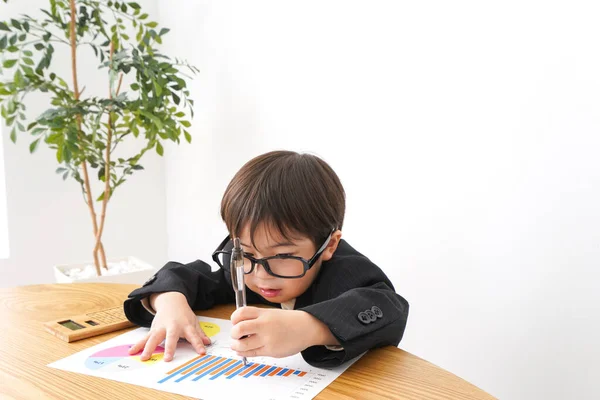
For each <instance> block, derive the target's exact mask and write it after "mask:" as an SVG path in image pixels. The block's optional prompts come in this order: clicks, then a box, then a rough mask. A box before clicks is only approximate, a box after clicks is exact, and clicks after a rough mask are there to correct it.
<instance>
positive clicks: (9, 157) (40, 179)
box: [0, 0, 167, 287]
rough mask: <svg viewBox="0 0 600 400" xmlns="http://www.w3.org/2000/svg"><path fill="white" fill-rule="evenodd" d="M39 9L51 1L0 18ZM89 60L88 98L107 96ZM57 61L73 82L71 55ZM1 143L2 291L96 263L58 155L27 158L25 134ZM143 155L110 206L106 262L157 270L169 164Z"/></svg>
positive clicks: (39, 106) (83, 212)
mask: <svg viewBox="0 0 600 400" xmlns="http://www.w3.org/2000/svg"><path fill="white" fill-rule="evenodd" d="M142 6H143V7H144V8H145V9H146V10H147V11H148V12H149V13H150V15H153V16H156V14H157V7H156V4H155V2H154V1H150V0H147V1H144V2H142ZM40 7H45V8H48V2H47V1H46V0H27V1H15V0H11V1H9V2H8V4H5V3H0V19H2V20H4V19H7V18H11V17H14V16H17V15H20V14H22V13H27V14H30V15H32V16H33V15H34V11H32V9H38V8H40ZM88 56H89V55H88ZM91 56H92V57H86V56H85V53H84V54H80V58H79V69H80V87H83V86H85V87H86V90H85V93H86V94H90V93H97V94H100V93H104V92H105V90H106V88H107V84H106V81H105V77H104V75H98V72H97V64H96V62H95V61H94V60H93V53H92V54H91ZM55 62H56V63H57V64H56V65H57V68H56V71H57V72H60V74H61V75H62V76H64V77H65V79H67V78H70V76H71V75H70V71H71V70H70V65H71V64H70V59H69V57H68V53H67V52H57V53H56V56H55ZM67 80H68V82H71V80H70V79H67ZM27 106H28V112H30V115H31V116H35V115H38V114H39V113H41V112H42V111H44V110H45V109H46V108H48V106H49V103H48V102H47V101H46V100H45V99H44V98H42V97H39V96H38V97H31V98H30V100H29V101H28V103H27ZM4 128H5V127H4ZM1 129H2V128H0V130H1ZM2 137H3V139H2V140H3V147H4V168H5V172H6V189H7V207H8V225H9V226H8V228H9V238H10V257H9V258H8V259H5V260H0V287H7V286H14V285H23V284H32V283H46V282H52V281H53V279H54V278H53V275H52V266H53V265H56V264H64V263H76V262H89V261H91V260H92V249H93V246H94V236H93V232H92V225H91V218H90V216H89V212H88V210H87V206H86V205H85V203H84V201H83V197H82V195H81V190H80V188H79V185H78V184H77V183H76V182H75V181H72V180H68V181H66V182H63V180H62V178H61V177H60V176H59V175H56V174H55V173H54V171H55V170H56V168H57V167H58V164H57V162H56V157H55V155H54V153H53V152H51V151H50V150H48V149H47V148H45V147H44V148H42V146H40V148H39V149H38V152H36V153H35V154H34V155H29V143H30V142H31V140H30V138H29V137H27V136H20V137H19V138H18V141H17V145H16V146H15V145H14V144H12V142H10V138H9V135H8V132H7V130H6V129H4V132H3V134H2ZM126 147H128V148H132V147H135V146H133V145H130V144H126ZM146 157H147V158H146V159H145V160H144V161H143V162H142V163H141V164H142V165H143V166H144V167H145V168H146V170H145V171H141V172H138V173H136V174H135V175H133V177H130V179H129V181H128V182H126V183H125V184H124V185H123V186H121V187H120V188H119V189H118V191H117V192H115V195H114V197H113V199H112V200H111V202H110V203H109V205H108V210H107V219H106V225H105V231H104V241H103V242H104V247H105V250H106V254H107V257H108V258H109V259H111V258H118V257H123V256H128V255H134V256H136V257H139V258H141V259H143V260H146V261H147V262H149V263H152V264H154V265H157V266H160V265H162V264H163V263H164V261H165V259H166V254H167V253H166V252H167V245H166V242H167V235H166V213H165V207H166V198H165V168H164V165H165V162H164V160H163V159H161V158H160V157H158V156H157V155H149V156H146ZM94 193H95V195H96V196H98V195H99V194H100V193H101V190H99V188H96V190H95V191H94ZM97 210H98V211H99V208H98V207H97Z"/></svg>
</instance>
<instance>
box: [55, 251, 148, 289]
mask: <svg viewBox="0 0 600 400" xmlns="http://www.w3.org/2000/svg"><path fill="white" fill-rule="evenodd" d="M123 261H125V262H127V263H128V264H129V265H133V266H134V267H133V268H132V271H130V272H127V271H125V272H121V273H119V274H111V275H101V276H97V275H94V276H92V277H86V278H83V279H81V278H77V277H72V276H69V275H68V274H67V272H68V271H70V270H72V269H75V268H79V269H83V268H85V267H86V266H87V265H90V263H85V264H68V265H55V266H54V278H55V279H56V282H57V283H75V282H77V283H85V282H98V283H132V284H139V285H142V284H143V283H144V282H146V281H147V280H148V278H150V277H151V276H152V275H153V274H155V273H156V272H157V269H156V268H155V267H153V266H151V265H150V264H148V263H145V262H143V261H141V260H139V259H137V258H135V257H124V258H119V259H116V260H111V261H108V264H109V269H110V265H111V264H114V263H121V262H123ZM91 265H93V263H91ZM103 271H104V269H103Z"/></svg>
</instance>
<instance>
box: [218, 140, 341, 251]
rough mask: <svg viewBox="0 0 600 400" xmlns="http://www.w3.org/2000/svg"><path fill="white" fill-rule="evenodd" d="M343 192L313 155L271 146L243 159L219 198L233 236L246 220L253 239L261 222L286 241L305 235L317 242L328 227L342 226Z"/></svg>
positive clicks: (239, 230) (336, 181)
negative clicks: (264, 150) (249, 157)
mask: <svg viewBox="0 0 600 400" xmlns="http://www.w3.org/2000/svg"><path fill="white" fill-rule="evenodd" d="M345 211H346V194H345V192H344V188H343V187H342V183H341V182H340V180H339V178H338V176H337V175H336V173H335V172H334V171H333V169H331V167H330V166H329V165H328V164H327V163H326V162H325V161H323V160H321V159H320V158H319V157H317V156H313V155H310V154H299V153H296V152H293V151H272V152H269V153H265V154H262V155H260V156H258V157H255V158H253V159H252V160H250V161H248V162H247V163H246V164H244V166H243V167H242V168H241V169H240V170H239V171H238V172H237V173H236V174H235V176H234V177H233V179H232V180H231V182H229V185H228V186H227V189H226V190H225V194H224V195H223V200H222V201H221V218H223V221H224V222H225V224H226V225H227V229H228V230H229V232H230V233H231V234H232V235H233V236H239V235H240V233H241V230H242V229H244V227H245V226H246V224H249V226H250V240H251V241H252V245H253V246H255V244H254V233H255V232H256V229H257V227H258V226H259V225H260V224H262V223H265V224H267V225H268V226H271V227H273V228H276V229H278V230H279V232H280V233H281V235H282V236H283V237H284V238H285V239H286V240H291V239H293V235H294V233H296V232H297V233H300V234H302V235H306V236H308V237H309V238H311V239H312V241H313V242H314V243H315V245H316V246H319V245H320V244H321V242H322V241H324V240H325V238H327V236H328V235H329V233H330V232H331V231H332V230H333V229H341V228H342V224H343V223H344V213H345Z"/></svg>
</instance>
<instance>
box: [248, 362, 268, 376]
mask: <svg viewBox="0 0 600 400" xmlns="http://www.w3.org/2000/svg"><path fill="white" fill-rule="evenodd" d="M264 366H265V365H264V364H259V365H258V366H257V367H256V368H252V371H250V372H248V373H247V374H245V375H244V378H249V377H250V375H252V374H253V373H255V372H256V371H258V370H259V369H261V368H263V367H264Z"/></svg>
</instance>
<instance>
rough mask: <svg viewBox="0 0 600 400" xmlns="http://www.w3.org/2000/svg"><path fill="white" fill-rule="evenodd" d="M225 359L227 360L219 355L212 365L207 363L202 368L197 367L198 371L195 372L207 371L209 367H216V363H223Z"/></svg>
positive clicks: (198, 373) (196, 373)
mask: <svg viewBox="0 0 600 400" xmlns="http://www.w3.org/2000/svg"><path fill="white" fill-rule="evenodd" d="M223 360H225V361H227V359H226V358H223V357H217V358H215V360H214V361H213V362H212V363H210V365H208V364H205V365H204V368H202V369H200V370H198V369H197V370H196V372H195V375H200V374H203V373H204V372H206V371H208V370H209V369H211V368H212V367H214V366H215V365H216V364H219V363H221V361H223Z"/></svg>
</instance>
